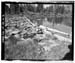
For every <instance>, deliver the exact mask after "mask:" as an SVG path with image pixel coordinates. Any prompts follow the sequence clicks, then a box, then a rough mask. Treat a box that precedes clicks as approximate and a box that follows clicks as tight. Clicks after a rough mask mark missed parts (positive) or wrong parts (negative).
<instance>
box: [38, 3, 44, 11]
mask: <svg viewBox="0 0 75 63" xmlns="http://www.w3.org/2000/svg"><path fill="white" fill-rule="evenodd" d="M42 10H43V4H38V6H37V12H41V11H42Z"/></svg>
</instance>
